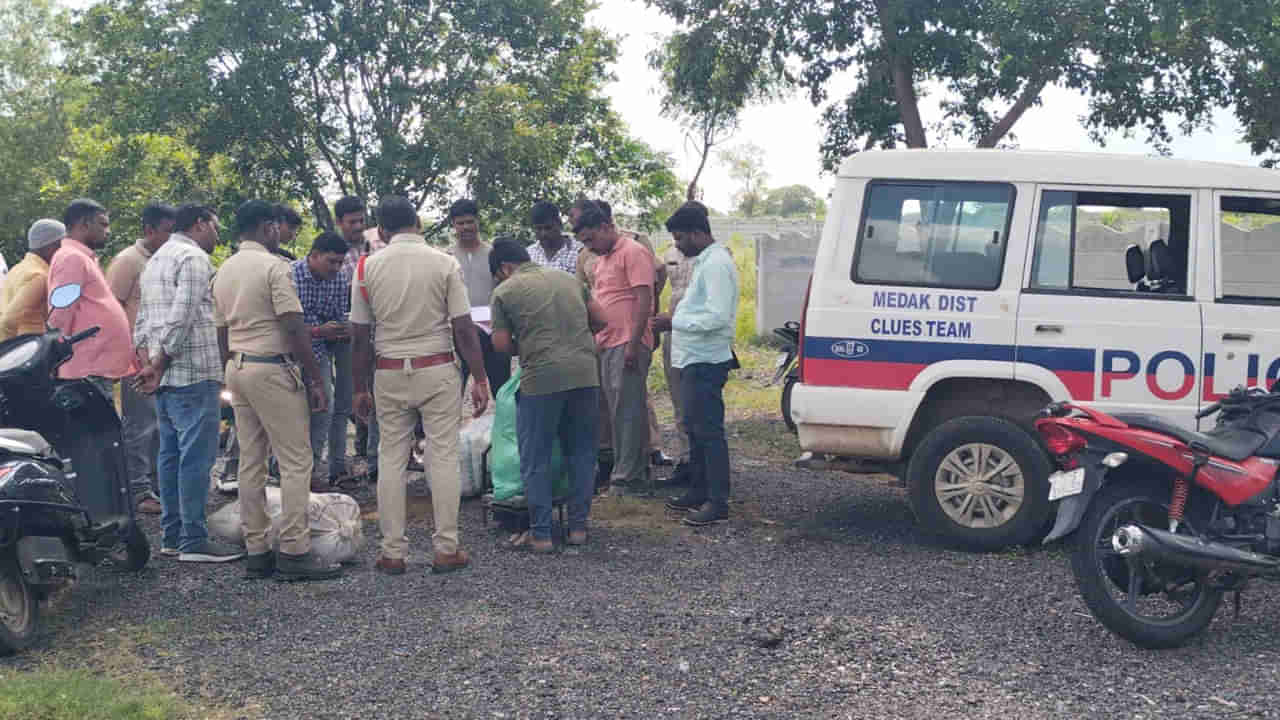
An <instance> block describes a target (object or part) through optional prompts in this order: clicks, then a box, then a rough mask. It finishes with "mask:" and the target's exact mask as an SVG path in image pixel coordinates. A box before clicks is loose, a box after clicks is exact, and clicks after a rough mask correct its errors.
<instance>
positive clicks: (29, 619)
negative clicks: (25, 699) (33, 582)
mask: <svg viewBox="0 0 1280 720" xmlns="http://www.w3.org/2000/svg"><path fill="white" fill-rule="evenodd" d="M39 623H40V602H39V600H38V599H37V598H36V594H35V593H34V592H33V591H32V588H31V586H30V585H28V584H27V581H26V580H25V579H24V578H23V577H22V571H21V570H19V569H18V561H17V559H16V558H13V557H11V556H7V557H0V655H12V654H13V653H15V652H18V651H19V650H22V649H24V648H26V647H27V646H29V645H30V644H31V641H32V640H33V639H34V638H35V635H36V626H37V625H38V624H39Z"/></svg>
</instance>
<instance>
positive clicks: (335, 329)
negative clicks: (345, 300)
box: [311, 322, 350, 340]
mask: <svg viewBox="0 0 1280 720" xmlns="http://www.w3.org/2000/svg"><path fill="white" fill-rule="evenodd" d="M311 335H312V336H313V337H317V338H319V339H321V340H338V339H340V338H343V337H347V336H348V335H350V330H349V329H348V328H347V325H346V323H340V322H327V323H325V324H323V325H319V326H317V327H316V329H315V331H314V332H312V333H311Z"/></svg>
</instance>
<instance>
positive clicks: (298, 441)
mask: <svg viewBox="0 0 1280 720" xmlns="http://www.w3.org/2000/svg"><path fill="white" fill-rule="evenodd" d="M236 234H237V235H238V236H239V237H240V249H239V250H238V251H237V252H236V254H235V255H232V256H231V257H230V258H228V259H227V261H226V262H224V263H223V264H222V267H221V268H219V269H218V273H217V275H216V276H214V279H213V306H214V313H213V314H214V317H213V321H214V325H216V326H217V328H218V346H219V348H220V350H221V351H222V357H223V358H224V359H225V360H226V382H227V389H228V390H230V391H231V394H232V396H233V397H234V398H235V399H234V400H233V401H232V409H233V410H234V411H235V414H236V437H237V439H238V440H239V442H240V517H241V524H242V525H243V526H244V544H245V549H246V550H248V552H249V558H248V568H247V571H248V575H249V577H254V578H260V577H268V576H270V575H273V574H274V575H276V576H277V577H278V578H279V579H281V580H328V579H331V578H336V577H338V576H339V575H341V574H342V569H341V568H340V567H338V566H331V565H328V564H325V563H322V562H320V561H319V560H318V559H317V558H316V557H315V555H313V554H312V553H311V531H310V527H309V524H308V520H307V505H308V502H309V501H310V494H311V468H312V457H311V438H310V434H309V433H310V420H311V410H312V409H313V408H314V409H315V410H317V411H323V410H324V409H325V403H326V400H325V394H324V387H323V385H322V384H321V382H320V374H319V369H318V368H317V366H316V358H315V355H314V354H312V352H311V333H310V331H309V330H308V329H307V325H306V323H305V322H304V321H303V318H302V303H301V302H300V301H299V300H298V291H297V290H296V289H295V288H294V285H293V271H292V270H291V269H290V267H289V262H288V261H287V260H285V259H284V258H282V257H280V256H279V255H277V254H275V251H276V248H277V247H278V243H279V234H278V231H277V228H276V218H275V211H274V210H273V209H272V207H271V206H270V205H268V204H267V203H265V202H263V201H261V200H250V201H248V202H246V203H245V204H243V205H241V206H240V208H239V209H238V210H236ZM299 364H300V365H301V371H299ZM308 399H310V401H311V406H310V407H308V405H307V401H308ZM271 451H274V452H275V455H276V459H277V460H278V461H279V463H280V499H281V505H282V506H283V508H282V511H283V512H282V517H281V525H280V553H279V557H278V558H277V557H276V555H275V553H273V552H272V551H271V545H270V544H269V541H268V539H267V531H268V530H269V529H270V528H271V519H270V518H269V517H268V515H267V494H266V484H267V456H268V454H269V453H270V452H271Z"/></svg>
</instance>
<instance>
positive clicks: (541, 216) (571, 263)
mask: <svg viewBox="0 0 1280 720" xmlns="http://www.w3.org/2000/svg"><path fill="white" fill-rule="evenodd" d="M529 224H530V225H532V226H533V236H534V238H536V242H534V243H533V244H532V245H530V246H529V259H530V260H532V261H533V262H534V263H536V264H538V265H541V266H542V267H553V268H556V269H558V270H563V271H565V272H567V273H569V274H570V275H575V274H577V272H578V253H580V252H582V243H580V242H578V240H577V238H574V237H571V236H569V235H566V234H565V233H564V225H563V223H562V221H561V219H560V208H558V207H556V206H555V205H553V204H551V203H549V202H539V203H535V204H534V206H533V209H532V210H531V211H529Z"/></svg>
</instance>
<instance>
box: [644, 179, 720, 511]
mask: <svg viewBox="0 0 1280 720" xmlns="http://www.w3.org/2000/svg"><path fill="white" fill-rule="evenodd" d="M667 230H668V231H669V232H670V233H671V235H672V236H673V237H674V238H675V242H676V247H677V248H679V249H680V252H682V253H684V254H685V255H686V256H688V257H692V258H694V263H693V277H692V278H690V280H689V289H688V290H686V291H685V294H684V298H683V299H682V300H681V301H680V305H679V306H678V307H677V308H676V312H675V315H658V316H655V317H654V318H653V320H652V321H651V323H650V324H651V325H652V327H653V329H654V330H655V331H657V332H663V331H666V330H670V331H671V364H672V366H674V367H677V368H680V384H681V388H680V389H681V396H682V399H683V400H684V408H683V409H684V425H685V428H686V429H687V431H688V433H689V475H690V478H689V480H690V485H689V491H688V492H686V493H685V494H684V495H683V496H681V497H678V498H673V499H672V500H671V501H670V502H668V503H667V508H668V509H671V510H675V511H678V512H686V513H688V516H687V517H685V519H684V522H685V524H686V525H693V526H702V525H711V524H713V523H720V522H725V521H726V520H728V519H729V446H728V443H727V442H726V441H725V436H724V384H725V381H726V380H727V379H728V377H729V371H730V370H732V369H734V368H736V367H737V360H736V359H735V357H734V354H733V331H734V327H735V325H736V318H737V313H738V269H737V267H736V266H735V265H734V263H733V257H732V256H731V255H730V254H729V251H728V250H727V249H725V247H724V246H723V245H721V244H719V243H717V242H716V241H715V238H713V237H711V224H710V221H709V220H708V219H707V211H706V209H705V208H704V207H702V206H701V205H699V204H689V203H686V204H685V205H684V206H682V207H681V208H680V209H679V210H677V211H676V213H675V214H674V215H672V216H671V218H670V219H668V220H667Z"/></svg>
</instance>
